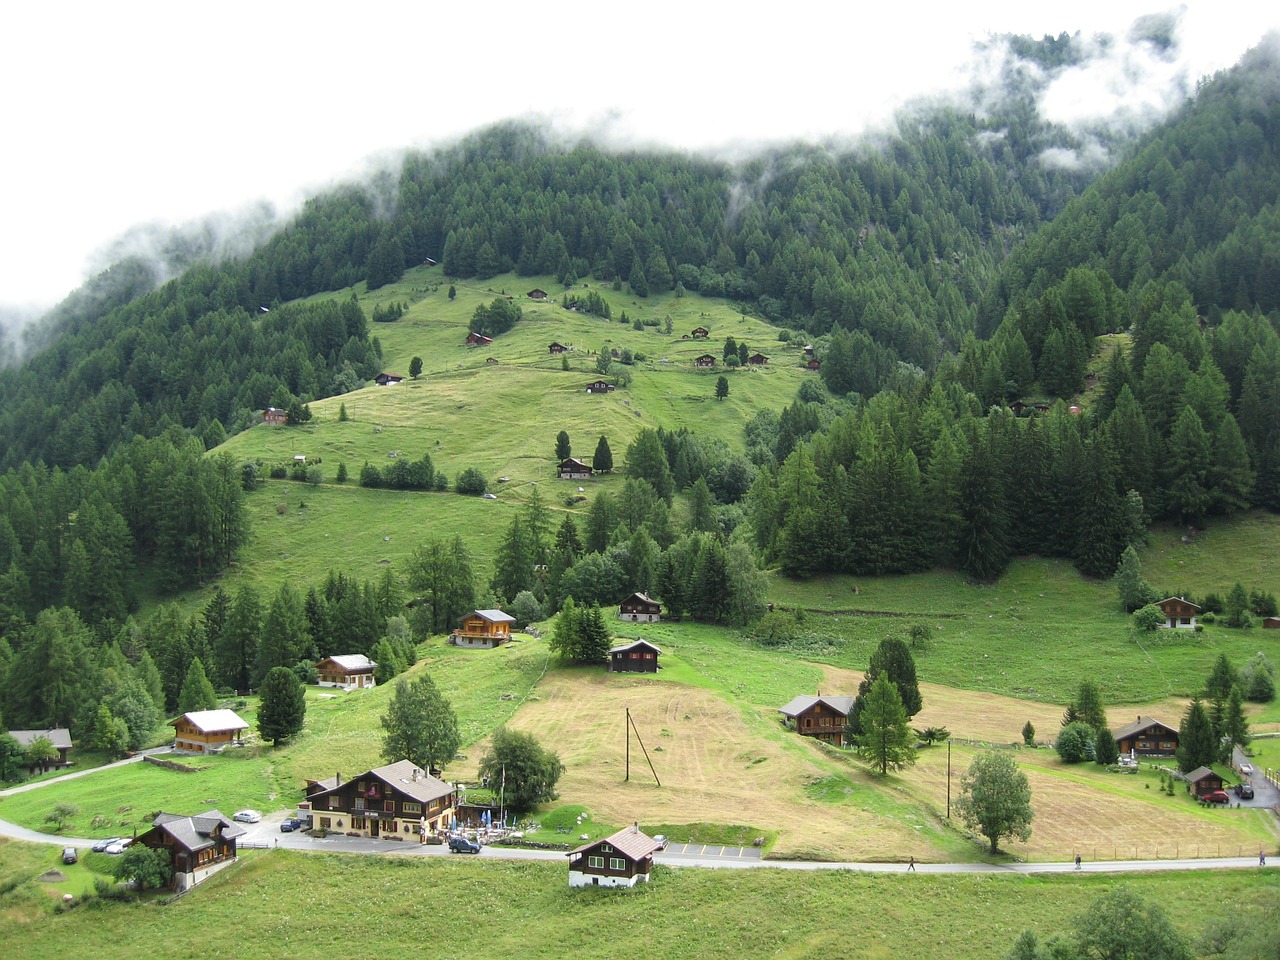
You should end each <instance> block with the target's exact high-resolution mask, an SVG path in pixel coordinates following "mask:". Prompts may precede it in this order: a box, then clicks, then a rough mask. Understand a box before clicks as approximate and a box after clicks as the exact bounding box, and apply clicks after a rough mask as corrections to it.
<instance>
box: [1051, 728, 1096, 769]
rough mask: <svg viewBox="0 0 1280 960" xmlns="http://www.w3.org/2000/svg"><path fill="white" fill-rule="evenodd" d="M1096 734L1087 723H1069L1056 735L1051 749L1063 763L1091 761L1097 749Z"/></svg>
mask: <svg viewBox="0 0 1280 960" xmlns="http://www.w3.org/2000/svg"><path fill="white" fill-rule="evenodd" d="M1097 740H1098V734H1097V731H1095V730H1094V729H1093V727H1091V726H1089V724H1087V723H1069V724H1067V725H1066V726H1065V727H1063V728H1062V731H1061V732H1060V733H1059V734H1058V741H1057V743H1055V744H1054V745H1053V748H1054V749H1055V750H1057V751H1058V756H1059V757H1061V758H1062V762H1063V763H1083V762H1084V761H1085V760H1092V759H1093V758H1094V755H1095V751H1096V749H1097Z"/></svg>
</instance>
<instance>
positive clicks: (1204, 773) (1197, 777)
mask: <svg viewBox="0 0 1280 960" xmlns="http://www.w3.org/2000/svg"><path fill="white" fill-rule="evenodd" d="M1209 777H1213V778H1214V779H1215V780H1221V779H1222V778H1221V777H1220V776H1218V774H1217V773H1215V772H1214V771H1213V770H1210V769H1209V768H1208V767H1196V768H1195V769H1194V770H1192V771H1191V772H1190V773H1188V774H1185V775H1184V777H1183V779H1185V780H1186V781H1187V782H1188V783H1199V782H1200V781H1201V780H1207V779H1208V778H1209Z"/></svg>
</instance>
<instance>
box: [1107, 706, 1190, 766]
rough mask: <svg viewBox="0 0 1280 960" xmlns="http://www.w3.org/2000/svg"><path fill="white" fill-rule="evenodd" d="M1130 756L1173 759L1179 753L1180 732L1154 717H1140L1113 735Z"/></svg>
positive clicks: (1117, 743) (1122, 750)
mask: <svg viewBox="0 0 1280 960" xmlns="http://www.w3.org/2000/svg"><path fill="white" fill-rule="evenodd" d="M1112 736H1113V737H1115V740H1116V746H1117V747H1119V748H1120V752H1121V753H1122V754H1126V755H1128V756H1134V757H1136V756H1145V757H1171V756H1173V755H1174V754H1175V753H1177V751H1178V731H1177V730H1176V729H1175V728H1173V727H1171V726H1169V725H1168V724H1167V723H1161V722H1160V721H1159V720H1156V719H1154V718H1152V717H1143V716H1139V717H1138V719H1137V720H1134V721H1133V722H1132V723H1126V724H1125V725H1124V726H1123V727H1121V728H1120V729H1119V730H1117V731H1115V732H1114V733H1113V734H1112Z"/></svg>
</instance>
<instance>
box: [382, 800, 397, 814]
mask: <svg viewBox="0 0 1280 960" xmlns="http://www.w3.org/2000/svg"><path fill="white" fill-rule="evenodd" d="M382 809H383V810H385V811H386V812H387V813H395V812H396V802H395V801H394V800H388V801H387V802H386V803H384V804H383V805H382Z"/></svg>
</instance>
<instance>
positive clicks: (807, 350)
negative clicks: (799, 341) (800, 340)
mask: <svg viewBox="0 0 1280 960" xmlns="http://www.w3.org/2000/svg"><path fill="white" fill-rule="evenodd" d="M800 352H801V353H803V354H804V355H805V357H812V356H813V344H812V343H806V344H805V345H804V346H803V347H801V348H800Z"/></svg>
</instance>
